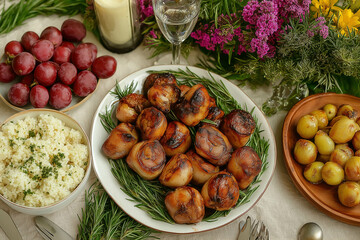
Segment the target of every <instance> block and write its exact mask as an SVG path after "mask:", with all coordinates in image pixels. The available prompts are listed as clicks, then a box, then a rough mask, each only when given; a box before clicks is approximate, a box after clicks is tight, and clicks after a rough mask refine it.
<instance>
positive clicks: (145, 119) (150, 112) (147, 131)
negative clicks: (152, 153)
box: [136, 107, 167, 140]
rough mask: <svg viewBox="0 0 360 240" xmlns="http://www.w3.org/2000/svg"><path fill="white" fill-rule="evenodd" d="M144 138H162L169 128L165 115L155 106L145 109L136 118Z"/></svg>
mask: <svg viewBox="0 0 360 240" xmlns="http://www.w3.org/2000/svg"><path fill="white" fill-rule="evenodd" d="M136 127H137V128H138V129H139V130H140V134H141V138H142V140H160V138H161V137H162V136H163V135H164V133H165V131H166V128H167V120H166V117H165V115H164V114H163V113H162V112H161V111H159V110H158V109H156V108H154V107H150V108H146V109H144V110H143V111H142V112H141V113H140V115H139V117H138V118H137V120H136Z"/></svg>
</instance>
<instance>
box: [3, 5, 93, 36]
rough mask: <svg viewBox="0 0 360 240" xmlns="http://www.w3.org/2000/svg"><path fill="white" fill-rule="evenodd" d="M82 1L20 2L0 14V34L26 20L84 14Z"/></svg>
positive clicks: (84, 6)
mask: <svg viewBox="0 0 360 240" xmlns="http://www.w3.org/2000/svg"><path fill="white" fill-rule="evenodd" d="M86 6H87V5H86V1H84V0H20V1H19V2H18V3H14V4H12V5H11V6H9V7H8V8H7V9H6V10H5V1H4V5H3V10H2V12H1V14H0V34H4V33H8V32H10V31H11V30H13V29H14V28H16V27H17V26H20V25H22V24H23V22H24V21H26V20H27V19H30V18H33V17H36V16H39V15H45V16H49V15H52V14H57V15H61V16H62V15H69V16H73V15H76V14H79V13H84V11H85V8H86Z"/></svg>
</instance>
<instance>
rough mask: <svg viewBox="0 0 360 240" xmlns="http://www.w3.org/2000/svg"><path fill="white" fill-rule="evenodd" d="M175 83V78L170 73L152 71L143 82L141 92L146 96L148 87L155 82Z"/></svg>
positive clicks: (160, 83)
mask: <svg viewBox="0 0 360 240" xmlns="http://www.w3.org/2000/svg"><path fill="white" fill-rule="evenodd" d="M155 82H156V84H159V85H162V84H175V85H176V84H177V83H176V78H175V76H174V75H172V74H171V73H152V74H150V75H149V76H148V77H147V78H146V79H145V82H144V86H143V94H144V95H145V96H147V93H148V91H149V89H150V88H151V87H152V86H153V85H154V84H155Z"/></svg>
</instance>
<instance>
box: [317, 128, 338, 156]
mask: <svg viewBox="0 0 360 240" xmlns="http://www.w3.org/2000/svg"><path fill="white" fill-rule="evenodd" d="M314 142H315V145H316V147H317V150H318V151H319V153H320V154H322V155H330V154H331V153H332V152H333V151H334V149H335V143H334V141H333V140H332V139H331V138H330V137H329V135H327V134H326V133H325V132H324V131H322V130H319V131H318V132H317V133H316V135H315V138H314Z"/></svg>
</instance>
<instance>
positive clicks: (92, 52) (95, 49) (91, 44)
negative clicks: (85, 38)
mask: <svg viewBox="0 0 360 240" xmlns="http://www.w3.org/2000/svg"><path fill="white" fill-rule="evenodd" d="M84 44H85V45H87V46H88V47H89V48H90V49H91V62H93V61H94V60H95V58H96V56H97V47H96V45H95V44H93V43H84Z"/></svg>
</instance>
